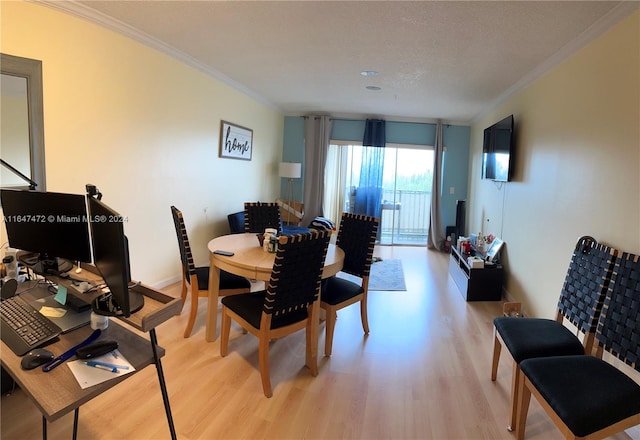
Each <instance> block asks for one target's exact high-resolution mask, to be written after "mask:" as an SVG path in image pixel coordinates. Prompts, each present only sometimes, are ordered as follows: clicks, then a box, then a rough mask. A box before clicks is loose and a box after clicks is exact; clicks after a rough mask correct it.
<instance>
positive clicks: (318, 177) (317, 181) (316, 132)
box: [302, 116, 333, 226]
mask: <svg viewBox="0 0 640 440" xmlns="http://www.w3.org/2000/svg"><path fill="white" fill-rule="evenodd" d="M332 124H333V121H332V120H331V118H330V117H329V116H307V117H305V121H304V192H303V195H304V197H303V203H304V217H302V225H303V226H308V225H309V224H310V223H311V222H312V221H313V219H314V218H316V217H322V216H323V215H324V213H323V212H322V201H323V198H324V165H325V163H326V161H327V149H328V148H329V140H330V138H331V126H332Z"/></svg>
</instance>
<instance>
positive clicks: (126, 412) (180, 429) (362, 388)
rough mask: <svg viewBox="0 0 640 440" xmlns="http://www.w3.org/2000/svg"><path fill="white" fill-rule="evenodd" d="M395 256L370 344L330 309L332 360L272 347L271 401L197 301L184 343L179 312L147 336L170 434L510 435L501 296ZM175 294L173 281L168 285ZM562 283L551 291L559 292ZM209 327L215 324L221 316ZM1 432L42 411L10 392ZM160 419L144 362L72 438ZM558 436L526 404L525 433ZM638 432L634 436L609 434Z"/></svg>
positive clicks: (431, 257) (57, 432)
mask: <svg viewBox="0 0 640 440" xmlns="http://www.w3.org/2000/svg"><path fill="white" fill-rule="evenodd" d="M376 255H378V256H381V257H382V258H400V259H402V262H403V267H404V272H405V279H406V284H407V291H406V292H377V291H373V292H370V295H369V298H370V299H369V325H370V327H371V333H370V335H369V336H368V337H364V336H363V334H362V327H361V325H360V315H359V309H358V306H352V307H350V308H347V309H344V310H342V311H341V312H339V315H338V322H337V325H336V333H335V338H334V347H333V355H332V356H331V357H330V358H327V357H322V355H321V353H322V349H323V344H324V325H323V326H322V327H321V339H320V344H319V350H320V354H319V356H320V357H319V359H320V362H319V371H320V372H319V375H318V376H317V377H315V378H314V377H312V376H311V374H310V373H309V371H308V370H307V369H306V368H305V367H304V332H299V333H297V334H295V335H292V336H289V337H287V338H284V339H281V340H278V341H275V342H274V343H273V344H272V346H271V352H270V359H271V378H272V385H273V387H274V394H273V397H272V398H271V399H267V398H266V397H264V395H263V393H262V387H261V384H260V375H259V372H258V356H257V349H258V344H257V339H256V338H254V337H253V336H251V335H243V334H242V333H241V331H240V330H239V328H238V327H232V334H231V341H230V344H229V355H228V356H227V357H225V358H221V357H220V352H219V349H220V346H219V342H218V341H216V342H212V343H207V342H205V340H204V318H205V301H204V300H201V305H200V313H199V315H198V319H197V321H196V325H195V327H194V332H193V334H192V336H191V338H189V339H184V338H183V337H182V333H183V331H184V326H185V325H186V320H187V316H186V311H187V310H188V304H187V306H185V311H183V314H182V315H181V316H177V317H175V318H173V319H171V320H170V321H169V322H167V323H165V324H163V325H162V326H160V327H159V328H158V330H157V332H158V339H159V342H160V345H162V346H163V347H165V348H166V350H167V355H166V356H165V357H164V358H163V361H162V362H163V366H164V370H165V376H166V380H167V386H168V389H169V394H170V401H171V406H172V409H173V416H174V421H175V425H176V430H177V433H178V438H180V439H186V440H190V439H258V438H268V439H301V438H308V439H511V438H514V437H513V434H512V433H510V432H508V431H507V430H506V428H505V427H506V425H507V421H508V402H509V392H510V391H509V390H510V385H511V370H512V365H511V361H510V360H509V359H508V357H507V355H505V354H504V351H505V350H503V355H502V358H501V363H500V368H499V371H498V380H497V381H496V382H491V380H490V370H491V350H492V328H493V326H492V320H493V317H494V316H496V315H498V314H500V312H501V310H502V306H501V303H499V302H476V303H467V302H465V301H464V300H463V299H462V296H461V295H460V292H459V291H458V290H457V288H456V286H455V284H454V283H453V281H452V280H451V278H450V277H449V276H448V270H447V265H448V256H447V255H445V254H440V253H437V252H431V251H427V250H426V249H425V248H414V247H379V248H377V249H376ZM165 291H166V292H167V293H169V294H171V295H175V296H177V295H179V286H178V285H174V286H170V287H169V288H167V289H165ZM559 291H560V286H558V293H559ZM218 322H220V321H219V320H218ZM1 410H2V418H1V421H2V427H1V438H2V439H3V440H8V439H21V440H22V439H37V438H40V435H41V416H40V413H39V412H38V410H37V409H36V408H35V406H33V404H32V403H31V402H30V401H29V400H28V399H27V398H26V397H25V395H24V394H23V393H22V392H21V391H20V390H17V391H15V392H14V393H13V394H12V395H10V396H3V397H2V401H1ZM72 423H73V416H72V414H69V415H67V416H65V417H63V418H62V419H60V420H58V421H56V422H54V423H51V424H49V438H51V439H60V438H71V429H72ZM168 437H169V434H168V428H167V422H166V418H165V415H164V409H163V406H162V399H161V396H160V391H159V387H158V382H157V376H156V372H155V369H153V367H149V368H147V369H145V370H144V371H142V372H140V373H138V374H137V375H136V376H134V377H133V378H131V379H129V380H127V381H126V382H124V383H123V384H121V385H119V386H117V387H115V388H113V389H112V390H110V391H109V392H107V393H105V394H103V395H101V396H99V397H97V398H96V399H94V400H93V401H91V402H89V403H88V404H86V405H84V406H83V407H82V408H81V409H80V423H79V438H81V439H140V440H142V439H165V438H168ZM558 438H561V436H560V434H559V432H558V431H557V430H556V428H555V427H554V425H553V424H552V423H551V422H550V420H549V419H548V417H547V416H546V414H544V412H543V411H542V410H541V409H540V406H539V405H538V404H537V402H536V401H535V399H532V402H531V408H530V410H529V418H528V422H527V439H532V440H534V439H535V440H542V439H545V440H546V439H558ZM613 438H615V439H618V440H622V439H629V438H636V439H638V438H640V435H639V434H638V430H637V428H634V429H633V430H630V431H629V432H628V433H621V434H618V435H616V436H615V437H613Z"/></svg>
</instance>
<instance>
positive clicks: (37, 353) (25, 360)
mask: <svg viewBox="0 0 640 440" xmlns="http://www.w3.org/2000/svg"><path fill="white" fill-rule="evenodd" d="M52 360H53V353H51V352H50V351H49V350H45V349H44V348H35V349H33V350H31V351H30V352H29V353H27V354H25V355H24V356H23V357H22V361H21V362H20V365H21V366H22V369H23V370H33V369H34V368H36V367H39V366H40V365H42V364H46V363H47V362H50V361H52Z"/></svg>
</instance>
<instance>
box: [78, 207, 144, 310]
mask: <svg viewBox="0 0 640 440" xmlns="http://www.w3.org/2000/svg"><path fill="white" fill-rule="evenodd" d="M88 206H89V225H90V229H91V243H92V245H93V262H94V264H95V266H96V267H97V268H98V272H100V275H101V276H102V278H103V279H104V282H105V283H106V285H107V287H108V288H109V291H110V292H109V293H107V294H105V295H102V296H100V297H98V298H96V300H95V301H94V302H93V311H94V312H96V313H98V314H101V315H108V316H126V317H128V316H130V315H131V314H132V313H135V312H136V311H138V310H140V309H141V308H142V306H143V305H144V296H143V295H142V294H140V293H138V292H133V291H131V290H130V289H129V283H130V282H131V276H130V268H129V244H128V242H127V237H126V236H125V235H124V226H123V224H122V217H121V216H120V214H118V213H117V212H116V211H114V210H113V209H111V208H110V207H108V206H107V205H106V204H104V203H103V202H102V201H100V200H98V199H96V198H93V197H89V198H88Z"/></svg>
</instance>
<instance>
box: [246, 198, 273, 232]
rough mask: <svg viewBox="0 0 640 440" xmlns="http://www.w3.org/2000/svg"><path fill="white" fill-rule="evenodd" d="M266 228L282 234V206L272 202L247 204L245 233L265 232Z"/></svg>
mask: <svg viewBox="0 0 640 440" xmlns="http://www.w3.org/2000/svg"><path fill="white" fill-rule="evenodd" d="M266 228H274V229H277V230H278V235H280V233H281V232H282V218H281V216H280V206H278V204H277V203H270V202H245V204H244V232H255V233H261V232H264V230H265V229H266Z"/></svg>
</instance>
